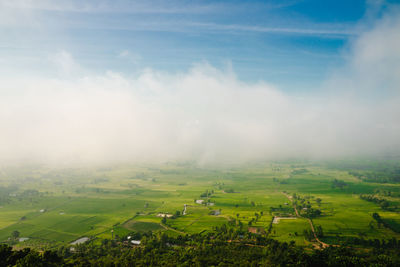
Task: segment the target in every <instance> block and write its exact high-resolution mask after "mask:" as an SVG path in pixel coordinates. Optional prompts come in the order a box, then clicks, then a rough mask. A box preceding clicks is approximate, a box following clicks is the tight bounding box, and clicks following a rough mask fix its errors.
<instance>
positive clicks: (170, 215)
mask: <svg viewBox="0 0 400 267" xmlns="http://www.w3.org/2000/svg"><path fill="white" fill-rule="evenodd" d="M172 216H173V215H172V214H167V213H159V214H157V217H162V218H164V217H167V218H171V217H172Z"/></svg>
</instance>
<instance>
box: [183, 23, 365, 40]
mask: <svg viewBox="0 0 400 267" xmlns="http://www.w3.org/2000/svg"><path fill="white" fill-rule="evenodd" d="M189 25H190V26H194V27H199V28H201V29H207V30H211V31H224V32H257V33H272V34H296V35H317V36H337V37H343V36H349V35H357V34H358V33H359V32H357V31H356V30H355V29H352V28H351V27H349V26H347V27H344V26H343V25H330V28H329V29H324V28H321V27H319V28H315V26H316V25H314V28H312V27H308V28H286V27H266V26H253V25H240V24H217V23H202V22H192V23H189Z"/></svg>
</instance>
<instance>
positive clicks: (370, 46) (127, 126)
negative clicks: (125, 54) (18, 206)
mask: <svg viewBox="0 0 400 267" xmlns="http://www.w3.org/2000/svg"><path fill="white" fill-rule="evenodd" d="M344 53H345V54H346V56H347V64H346V66H344V67H343V68H342V69H338V70H336V71H335V72H333V73H332V74H331V75H330V76H329V77H328V78H327V80H326V82H325V83H324V84H323V85H322V86H321V88H320V90H319V91H318V92H315V91H314V92H313V94H307V95H306V94H304V95H301V96H299V95H298V94H297V95H294V94H291V93H287V92H288V91H290V90H283V89H282V88H277V87H275V86H274V85H271V84H269V83H268V82H264V81H260V82H254V83H251V82H243V81H241V80H239V79H238V78H237V77H236V76H235V72H234V71H233V70H232V69H230V68H229V67H228V68H226V69H216V68H214V67H213V66H210V65H208V64H207V63H201V64H196V65H194V66H193V67H192V68H191V69H189V70H187V71H186V72H182V73H165V72H160V71H157V70H151V69H145V70H143V71H142V72H141V74H140V75H136V76H134V77H130V76H127V75H123V74H120V73H116V72H112V71H110V72H108V73H106V74H105V75H103V76H99V75H85V76H82V75H79V73H78V74H77V73H74V75H71V71H73V72H76V71H77V70H79V59H74V58H73V57H72V56H71V55H70V54H69V53H68V52H65V51H62V52H60V53H59V54H57V55H56V56H55V58H54V61H55V62H57V63H58V64H59V66H60V67H61V69H62V70H63V71H64V72H65V73H67V74H66V75H65V76H64V77H61V78H60V77H59V78H54V79H50V78H39V77H37V78H26V77H17V78H5V77H3V78H2V82H1V84H0V160H2V161H3V162H8V161H21V160H23V161H35V162H51V163H57V162H118V161H131V162H135V161H143V162H146V161H154V162H160V161H168V160H194V161H197V162H199V163H207V162H218V161H221V162H243V161H250V160H260V159H273V158H285V157H307V158H321V157H322V158H329V157H339V156H352V155H365V154H368V155H372V154H375V153H383V152H386V151H392V152H393V151H399V148H400V138H399V137H400V95H399V93H400V16H399V13H398V12H396V13H392V14H389V15H387V16H386V17H384V18H383V19H382V20H380V21H378V22H377V23H376V25H375V26H374V28H373V29H371V30H368V31H366V32H364V33H363V34H361V35H360V36H358V37H357V38H356V39H355V40H354V41H353V42H352V44H351V46H350V47H349V48H348V50H347V51H345V52H344ZM287 79H290V77H287Z"/></svg>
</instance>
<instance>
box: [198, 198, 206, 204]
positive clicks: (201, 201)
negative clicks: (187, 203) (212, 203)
mask: <svg viewBox="0 0 400 267" xmlns="http://www.w3.org/2000/svg"><path fill="white" fill-rule="evenodd" d="M203 203H204V199H198V200H196V204H203Z"/></svg>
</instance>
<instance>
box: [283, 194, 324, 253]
mask: <svg viewBox="0 0 400 267" xmlns="http://www.w3.org/2000/svg"><path fill="white" fill-rule="evenodd" d="M282 194H284V195H285V196H286V197H287V198H288V199H289V201H290V202H291V203H292V206H293V208H294V211H295V212H296V216H297V217H301V216H300V214H299V212H298V211H297V208H296V206H295V205H294V204H293V200H292V196H290V195H289V194H287V193H285V192H282ZM301 218H303V217H301ZM306 219H307V220H308V222H309V223H310V226H311V231H312V232H313V235H314V238H315V240H316V241H317V242H318V243H319V244H321V246H322V247H323V248H326V247H329V246H330V245H329V244H327V243H324V242H322V241H321V240H319V238H318V237H317V234H316V233H315V229H314V225H313V222H312V221H311V219H309V218H306Z"/></svg>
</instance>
